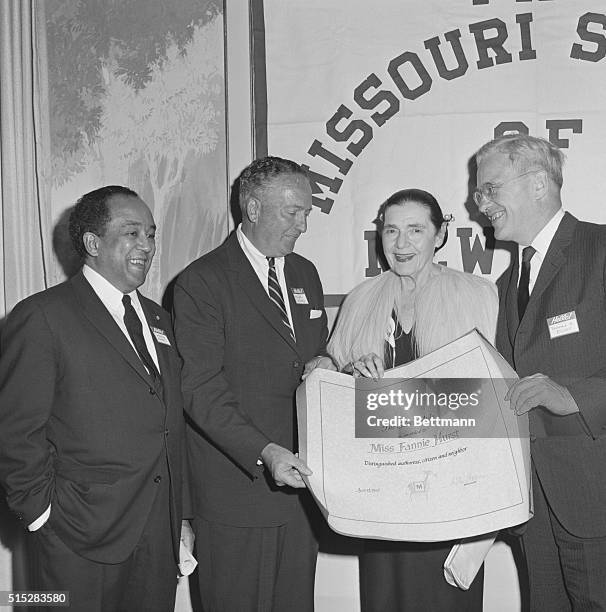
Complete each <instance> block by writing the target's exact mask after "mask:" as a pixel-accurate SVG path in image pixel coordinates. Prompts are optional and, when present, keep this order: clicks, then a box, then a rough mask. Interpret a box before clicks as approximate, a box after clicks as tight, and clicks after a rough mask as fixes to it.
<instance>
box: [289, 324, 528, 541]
mask: <svg viewBox="0 0 606 612" xmlns="http://www.w3.org/2000/svg"><path fill="white" fill-rule="evenodd" d="M516 378H517V376H516V374H515V372H514V371H513V370H512V369H511V368H510V366H509V365H508V364H507V363H506V361H505V360H504V359H503V358H502V357H501V355H499V353H498V352H497V351H496V350H495V349H494V347H492V346H491V345H490V344H489V343H488V342H487V341H486V340H484V339H483V338H482V336H481V335H480V334H478V333H477V332H475V331H473V332H470V333H469V334H467V335H465V336H463V337H462V338H460V339H458V340H456V341H455V342H452V343H450V344H448V345H446V346H444V347H442V348H441V349H438V350H437V351H434V352H433V353H431V354H429V355H427V356H425V357H423V358H421V359H418V360H416V361H413V362H411V363H409V364H406V365H405V366H401V367H398V368H394V369H393V370H389V371H388V372H387V373H386V375H385V378H383V379H381V380H380V381H378V382H377V383H373V381H369V380H362V379H354V378H353V377H351V376H349V375H346V374H341V373H338V372H332V371H328V370H320V369H318V370H315V371H314V372H313V373H312V374H311V375H310V376H309V377H308V378H307V379H306V380H305V382H304V383H303V384H302V385H301V386H300V387H299V389H298V390H297V411H298V421H299V453H300V456H301V458H302V459H303V460H304V461H305V462H306V463H307V464H308V465H309V467H310V468H311V470H313V475H312V476H310V477H309V478H307V479H306V482H307V486H308V487H309V489H310V490H311V492H312V494H313V495H314V497H315V499H316V501H317V503H318V504H319V506H320V508H321V509H322V512H323V513H324V515H325V517H326V519H327V521H328V523H329V525H330V526H331V528H332V529H334V530H335V531H337V532H339V533H342V534H345V535H350V536H357V537H369V538H379V539H390V540H409V541H443V540H451V539H459V538H467V537H471V536H476V535H480V534H485V533H488V532H492V531H496V530H498V529H502V528H504V527H509V526H513V525H517V524H519V523H523V522H525V521H527V520H528V519H529V518H530V516H531V513H530V510H529V499H530V459H529V443H528V423H527V418H526V416H524V417H516V416H515V415H514V414H513V413H512V412H511V410H510V408H509V402H505V401H504V396H505V393H506V391H507V388H508V381H511V380H512V379H516Z"/></svg>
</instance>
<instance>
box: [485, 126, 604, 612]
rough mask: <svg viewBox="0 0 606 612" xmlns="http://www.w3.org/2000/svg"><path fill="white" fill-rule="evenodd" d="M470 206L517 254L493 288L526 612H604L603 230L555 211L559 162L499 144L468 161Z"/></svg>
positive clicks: (523, 140)
mask: <svg viewBox="0 0 606 612" xmlns="http://www.w3.org/2000/svg"><path fill="white" fill-rule="evenodd" d="M476 159H477V164H478V175H477V184H478V190H477V191H476V192H475V194H474V198H475V201H476V203H477V205H478V207H479V209H480V211H481V212H482V213H484V214H485V215H486V216H487V217H488V218H489V219H490V221H491V223H492V225H493V227H494V230H495V237H496V238H497V239H499V240H512V241H514V242H516V243H517V244H518V250H519V253H516V256H515V257H513V260H512V262H511V265H510V266H509V268H508V269H507V270H506V271H505V273H504V274H503V276H502V277H501V278H500V279H499V282H498V286H499V299H500V305H499V319H498V325H497V348H498V349H499V351H500V352H501V353H502V354H503V356H504V357H505V358H506V359H507V360H508V361H509V363H510V364H511V365H512V366H513V367H514V368H515V370H516V372H517V373H518V374H519V376H520V380H519V381H518V382H516V383H515V384H514V385H513V386H512V387H511V388H510V389H509V392H508V394H507V396H506V399H508V400H509V401H510V405H511V408H512V409H513V410H514V411H515V412H516V413H517V414H523V413H526V412H528V413H529V419H530V434H531V438H530V440H531V456H532V470H533V494H534V518H533V519H531V520H530V521H529V523H528V526H527V529H526V532H525V533H524V534H523V536H522V545H523V549H524V553H525V556H526V561H527V565H528V570H529V582H530V605H531V609H532V610H549V611H550V612H554V611H558V610H570V609H574V610H590V609H591V610H598V609H600V610H604V609H606V512H605V511H604V509H605V508H606V469H604V466H605V465H606V226H603V225H594V224H591V223H585V222H582V221H578V220H577V219H575V217H573V216H572V215H571V214H569V213H567V212H564V211H563V210H562V203H561V199H560V190H561V187H562V162H563V154H562V153H561V152H560V150H559V149H558V148H557V147H555V146H553V145H552V144H550V143H549V142H547V141H545V140H543V139H540V138H534V137H531V136H526V135H513V136H505V137H502V138H499V139H497V140H494V141H492V142H490V143H488V144H486V145H484V147H482V148H481V149H480V150H479V152H478V153H477V155H476Z"/></svg>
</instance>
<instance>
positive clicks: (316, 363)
mask: <svg viewBox="0 0 606 612" xmlns="http://www.w3.org/2000/svg"><path fill="white" fill-rule="evenodd" d="M316 368H322V369H324V370H336V369H337V366H336V365H335V364H334V362H333V360H332V359H331V358H330V357H326V356H325V355H318V356H317V357H313V358H312V359H310V360H309V361H308V362H307V363H306V364H305V369H304V370H303V376H301V378H302V379H303V380H305V379H306V378H307V377H308V376H309V375H310V374H311V373H312V372H313V371H314V370H315V369H316Z"/></svg>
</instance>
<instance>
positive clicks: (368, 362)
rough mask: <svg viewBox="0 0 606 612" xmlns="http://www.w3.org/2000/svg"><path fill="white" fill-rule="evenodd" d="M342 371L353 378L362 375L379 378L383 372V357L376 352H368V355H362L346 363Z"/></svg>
mask: <svg viewBox="0 0 606 612" xmlns="http://www.w3.org/2000/svg"><path fill="white" fill-rule="evenodd" d="M343 371H344V372H347V374H351V375H352V376H353V377H354V378H359V377H360V376H364V377H366V378H372V379H374V380H379V378H383V374H385V366H384V365H383V359H381V357H379V356H378V355H377V354H376V353H368V355H362V356H361V357H360V358H359V359H356V361H352V362H350V363H348V364H347V365H346V366H345V367H344V368H343Z"/></svg>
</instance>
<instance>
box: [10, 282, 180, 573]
mask: <svg viewBox="0 0 606 612" xmlns="http://www.w3.org/2000/svg"><path fill="white" fill-rule="evenodd" d="M140 301H141V305H142V307H143V310H144V312H145V316H146V317H147V320H148V322H149V323H150V325H153V326H154V327H157V328H160V329H163V330H164V331H165V332H166V334H167V336H168V338H169V341H170V343H171V346H167V345H165V344H161V343H158V342H157V341H156V340H155V339H154V342H156V351H157V353H158V360H159V363H160V370H161V373H162V380H163V384H162V389H163V391H162V389H157V388H154V387H153V386H152V383H151V382H150V378H149V376H148V375H147V373H146V371H145V369H144V367H143V365H142V363H141V361H140V359H139V357H138V356H137V354H136V353H135V351H134V349H133V348H132V346H131V345H130V344H129V342H128V340H127V338H126V337H125V336H124V334H123V333H122V331H121V330H120V328H119V327H118V325H117V324H116V322H115V321H114V319H113V318H112V316H111V315H110V313H109V312H108V311H107V309H106V308H105V306H104V305H103V303H102V302H101V300H100V299H99V298H98V297H97V295H96V293H95V292H94V290H93V289H92V287H91V286H90V284H89V283H88V282H87V281H86V279H85V278H84V276H83V275H82V273H79V274H78V275H76V276H75V277H74V278H72V279H71V280H69V281H67V282H64V283H62V284H60V285H57V286H56V287H53V288H51V289H48V290H46V291H42V292H41V293H37V294H35V295H33V296H31V297H29V298H27V299H25V300H23V301H22V302H20V303H19V304H18V305H17V306H16V307H15V308H14V309H13V311H12V313H11V314H10V316H9V317H8V320H7V322H6V325H5V328H4V330H3V335H2V358H1V359H0V480H2V482H3V483H4V485H5V487H6V491H7V494H8V502H9V505H10V507H11V508H12V509H13V510H14V511H15V512H16V513H17V515H18V516H19V517H20V518H21V519H22V520H23V522H24V523H25V524H26V525H28V524H29V523H31V522H32V521H33V520H34V519H36V518H37V517H38V516H40V515H41V514H42V513H43V512H44V511H45V510H46V508H47V507H48V505H49V503H52V509H51V515H50V519H49V521H50V524H51V525H52V527H53V528H54V530H55V531H56V532H57V534H58V535H59V536H60V537H61V539H62V540H63V541H64V542H65V544H66V545H67V546H68V547H69V548H71V549H72V550H74V551H75V552H77V553H79V554H81V555H83V556H84V557H87V558H89V559H92V560H94V561H101V562H106V563H116V562H120V561H123V560H124V559H126V558H127V557H128V555H129V554H130V553H131V551H132V550H133V548H134V546H135V544H136V543H137V541H138V540H139V538H140V536H141V533H142V530H143V527H144V525H145V521H146V518H147V516H148V513H149V510H150V508H151V505H152V501H153V499H154V496H155V494H156V490H157V488H158V484H157V483H156V482H155V481H154V479H156V478H157V476H158V475H159V474H160V472H162V473H165V474H166V472H167V469H166V466H167V460H168V467H169V473H170V486H171V504H172V508H171V517H172V519H173V520H172V523H173V524H172V527H173V537H174V542H175V544H176V545H177V544H178V542H179V532H180V522H181V503H180V496H181V485H180V478H181V452H182V451H181V446H182V437H183V404H182V396H181V390H180V361H179V357H178V354H177V351H176V349H175V344H174V340H173V337H172V333H171V326H170V319H169V316H168V314H167V313H166V312H165V311H164V310H162V308H160V307H159V306H157V305H156V304H155V303H154V302H152V301H150V300H148V299H146V298H144V297H142V296H140ZM177 550H178V548H177Z"/></svg>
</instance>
